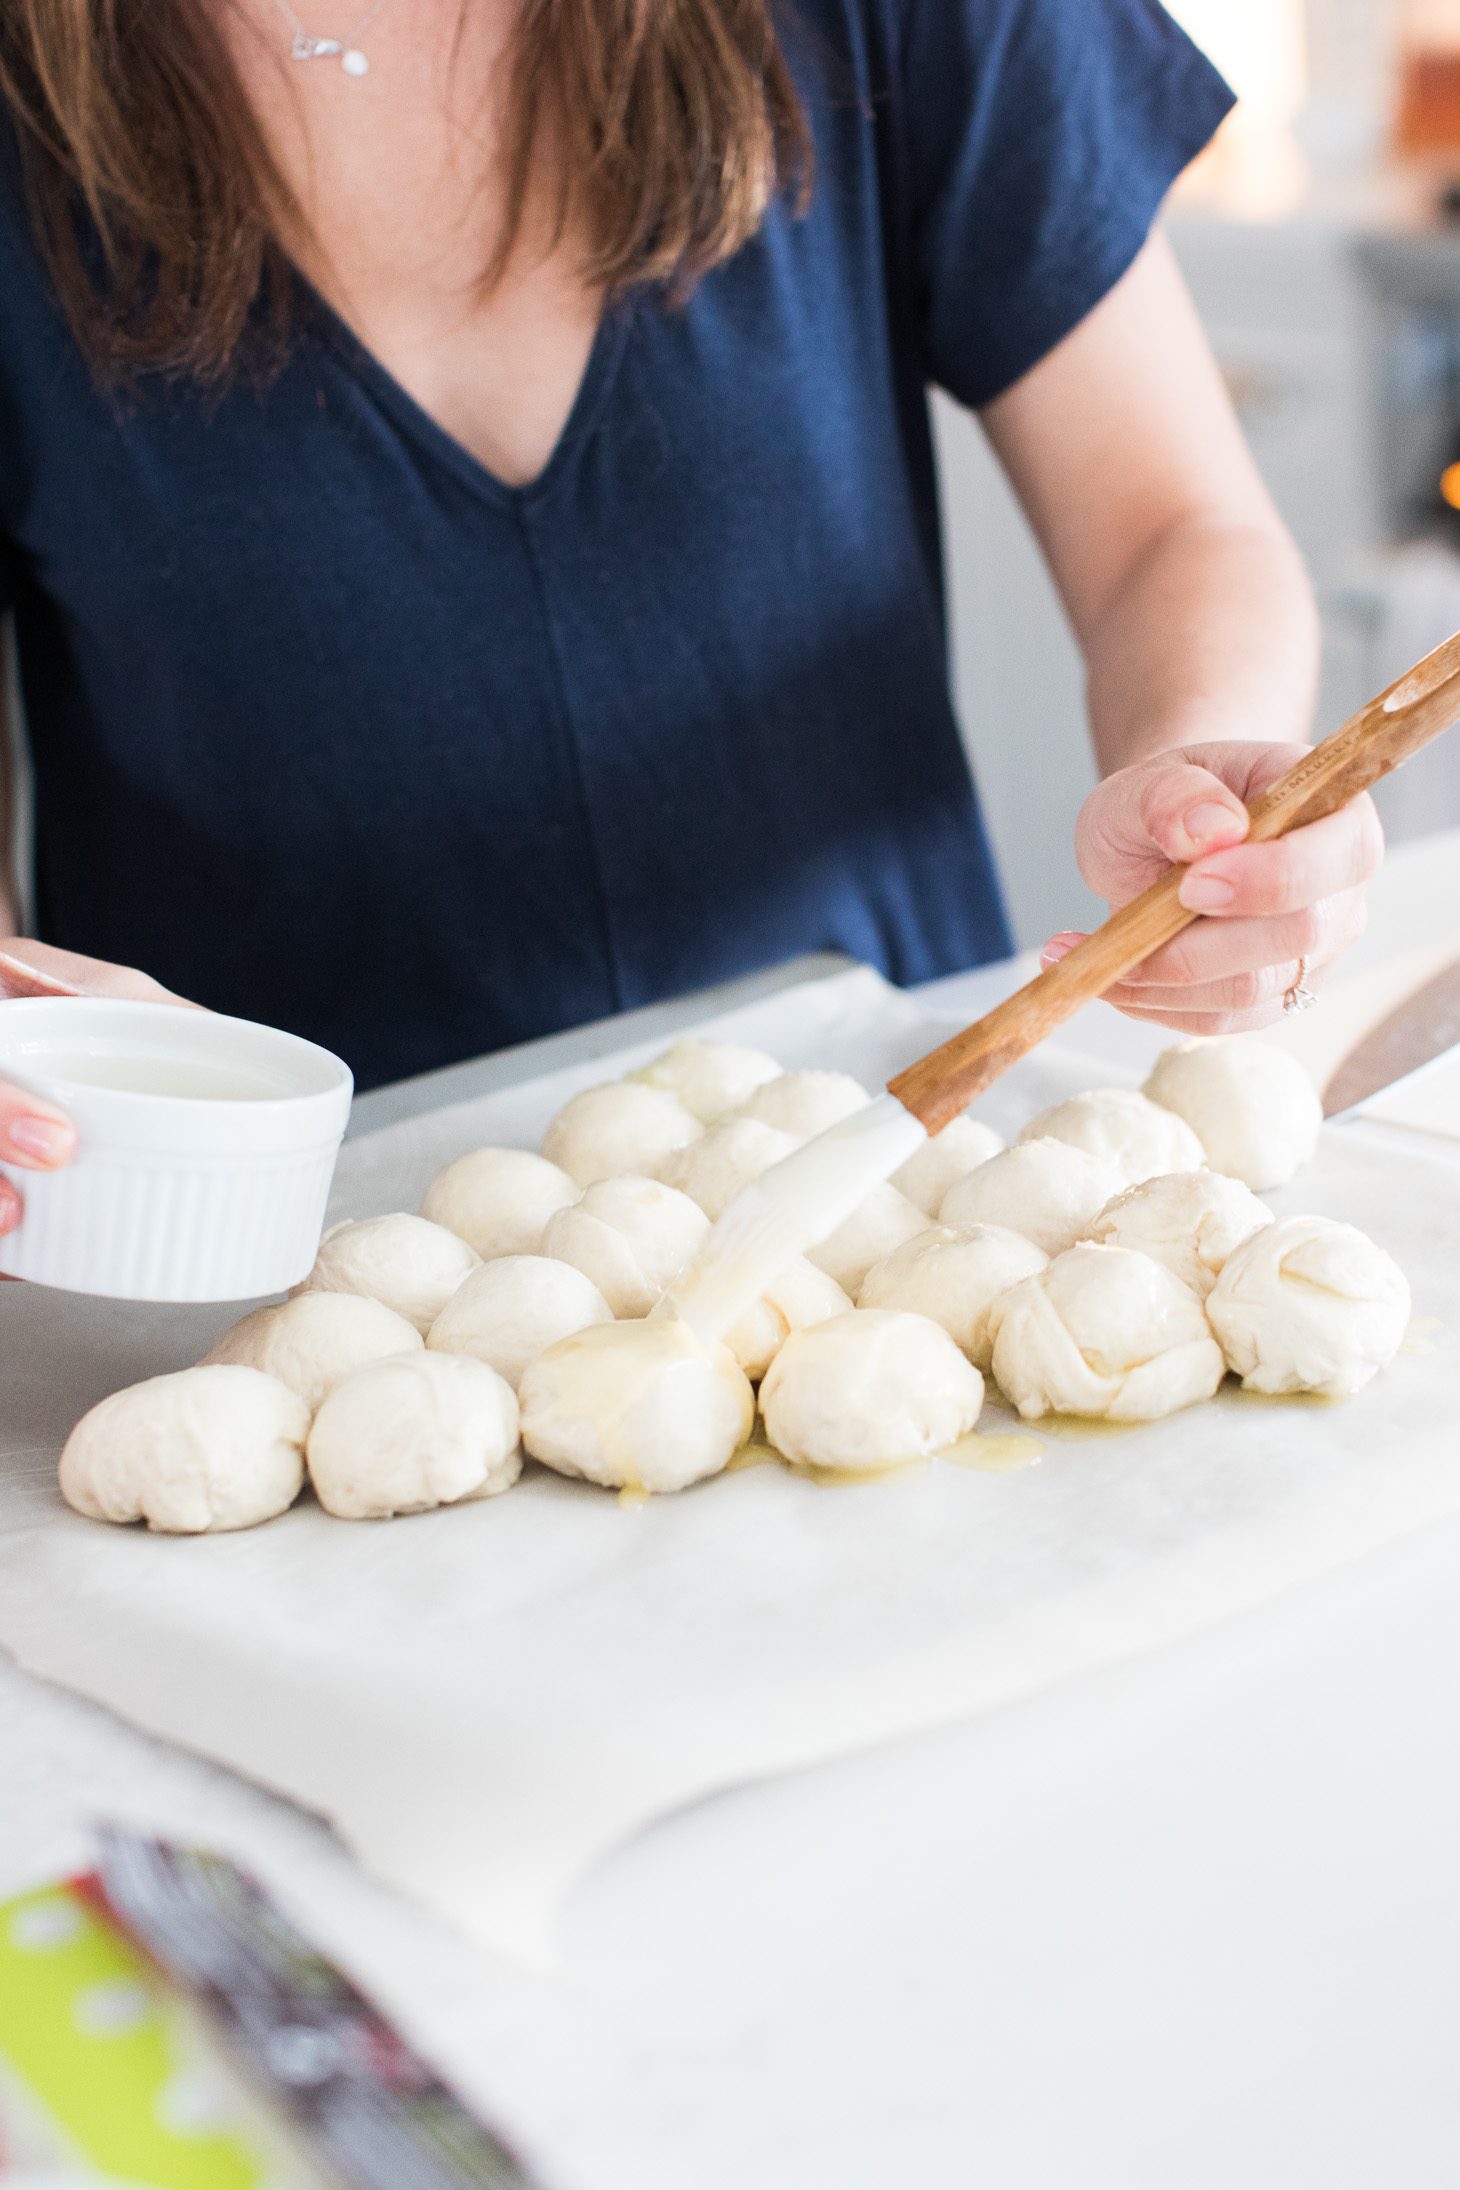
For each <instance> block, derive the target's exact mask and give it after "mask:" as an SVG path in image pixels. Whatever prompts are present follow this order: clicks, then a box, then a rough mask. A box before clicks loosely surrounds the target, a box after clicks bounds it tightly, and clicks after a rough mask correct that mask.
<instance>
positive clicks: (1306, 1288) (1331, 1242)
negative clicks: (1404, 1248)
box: [1207, 1217, 1410, 1399]
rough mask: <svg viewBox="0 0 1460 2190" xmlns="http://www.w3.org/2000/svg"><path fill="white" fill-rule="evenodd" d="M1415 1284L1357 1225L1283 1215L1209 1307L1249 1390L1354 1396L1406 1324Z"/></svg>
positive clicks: (1251, 1243)
mask: <svg viewBox="0 0 1460 2190" xmlns="http://www.w3.org/2000/svg"><path fill="white" fill-rule="evenodd" d="M1409 1311H1410V1298H1409V1283H1408V1280H1407V1279H1406V1277H1405V1275H1404V1272H1403V1271H1402V1270H1401V1269H1400V1268H1399V1265H1398V1264H1397V1263H1396V1262H1395V1261H1394V1260H1393V1259H1392V1257H1390V1256H1389V1255H1386V1254H1385V1252H1384V1250H1383V1248H1382V1247H1376V1246H1375V1245H1374V1242H1373V1241H1372V1240H1371V1239H1369V1238H1367V1237H1366V1236H1365V1234H1364V1233H1362V1232H1359V1231H1356V1230H1355V1228H1354V1227H1353V1225H1351V1224H1335V1223H1334V1222H1333V1221H1332V1219H1331V1218H1328V1217H1285V1218H1284V1219H1283V1220H1282V1222H1281V1223H1278V1224H1269V1225H1267V1226H1265V1227H1264V1229H1263V1230H1262V1231H1260V1232H1256V1233H1254V1234H1253V1236H1252V1238H1251V1239H1249V1240H1247V1241H1245V1242H1244V1244H1243V1245H1242V1246H1241V1247H1239V1248H1238V1249H1237V1250H1236V1252H1235V1253H1234V1254H1233V1255H1232V1256H1231V1258H1230V1260H1229V1261H1228V1263H1227V1267H1226V1268H1225V1269H1224V1270H1223V1272H1222V1274H1221V1276H1220V1277H1219V1278H1218V1280H1217V1282H1216V1284H1215V1286H1214V1287H1213V1288H1212V1293H1211V1298H1210V1299H1209V1300H1208V1302H1207V1313H1208V1314H1209V1315H1210V1317H1211V1319H1212V1328H1213V1330H1214V1331H1215V1332H1216V1334H1217V1337H1218V1338H1219V1339H1220V1340H1221V1343H1222V1349H1223V1351H1224V1352H1225V1354H1226V1356H1227V1363H1228V1366H1229V1367H1230V1368H1231V1369H1233V1370H1234V1371H1235V1372H1236V1374H1237V1375H1238V1376H1240V1377H1241V1379H1242V1382H1243V1383H1244V1384H1245V1385H1246V1387H1247V1389H1248V1390H1249V1391H1253V1392H1321V1393H1322V1394H1323V1395H1324V1397H1325V1398H1328V1399H1351V1398H1352V1397H1353V1395H1354V1393H1355V1392H1360V1391H1362V1390H1363V1388H1364V1386H1365V1385H1366V1384H1367V1383H1369V1382H1370V1380H1371V1379H1372V1378H1373V1377H1375V1376H1377V1375H1378V1373H1379V1371H1380V1369H1383V1368H1387V1367H1388V1365H1389V1363H1390V1362H1391V1361H1392V1360H1393V1359H1394V1356H1395V1355H1396V1354H1397V1353H1398V1351H1399V1349H1400V1347H1401V1346H1402V1345H1403V1343H1404V1334H1405V1332H1406V1331H1407V1330H1408V1328H1409Z"/></svg>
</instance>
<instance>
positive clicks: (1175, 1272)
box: [1090, 1171, 1272, 1300]
mask: <svg viewBox="0 0 1460 2190" xmlns="http://www.w3.org/2000/svg"><path fill="white" fill-rule="evenodd" d="M1271 1223H1272V1211H1271V1210H1270V1209H1269V1208H1268V1207H1267V1206H1266V1204H1265V1203H1263V1202H1260V1201H1259V1200H1258V1198H1257V1196H1256V1195H1255V1194H1254V1193H1253V1192H1252V1191H1251V1189H1250V1188H1249V1187H1246V1186H1244V1185H1243V1184H1242V1182H1241V1180H1240V1179H1229V1178H1225V1177H1224V1176H1223V1175H1222V1173H1221V1172H1220V1171H1177V1172H1175V1173H1173V1174H1172V1175H1171V1176H1169V1177H1167V1178H1164V1179H1147V1180H1146V1181H1145V1183H1144V1185H1141V1186H1132V1187H1128V1188H1127V1189H1126V1191H1125V1193H1123V1194H1117V1195H1116V1197H1115V1200H1114V1201H1113V1202H1111V1203H1110V1204H1109V1205H1108V1207H1107V1208H1105V1209H1104V1210H1102V1212H1101V1214H1100V1215H1099V1216H1098V1217H1097V1218H1096V1220H1095V1222H1094V1224H1092V1225H1091V1227H1090V1237H1091V1239H1092V1240H1096V1241H1098V1242H1099V1243H1100V1244H1101V1245H1102V1246H1105V1247H1130V1248H1133V1249H1134V1250H1135V1252H1136V1253H1137V1254H1139V1255H1149V1256H1150V1257H1151V1259H1152V1261H1153V1262H1162V1263H1164V1264H1165V1265H1166V1268H1167V1269H1168V1270H1169V1271H1170V1272H1171V1274H1172V1276H1173V1277H1179V1278H1180V1280H1181V1282H1182V1284H1183V1285H1189V1286H1190V1287H1191V1290H1192V1291H1193V1292H1194V1293H1195V1294H1196V1295H1197V1297H1198V1299H1200V1300H1205V1299H1206V1296H1207V1294H1208V1293H1209V1292H1210V1291H1211V1289H1212V1287H1213V1286H1214V1285H1215V1284H1216V1282H1217V1279H1218V1278H1219V1277H1220V1276H1221V1274H1222V1270H1223V1267H1224V1266H1225V1264H1226V1261H1227V1257H1228V1256H1229V1255H1230V1254H1231V1253H1232V1252H1233V1250H1234V1248H1238V1247H1240V1246H1241V1245H1242V1242H1243V1241H1244V1240H1245V1239H1251V1237H1252V1235H1253V1233H1254V1232H1258V1231H1261V1229H1262V1227H1263V1225H1265V1224H1271Z"/></svg>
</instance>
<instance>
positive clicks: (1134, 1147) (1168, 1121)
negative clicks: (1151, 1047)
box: [1019, 1087, 1206, 1186]
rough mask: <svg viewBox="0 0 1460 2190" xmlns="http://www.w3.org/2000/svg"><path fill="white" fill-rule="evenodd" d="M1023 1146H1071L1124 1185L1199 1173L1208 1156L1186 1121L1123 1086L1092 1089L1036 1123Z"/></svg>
mask: <svg viewBox="0 0 1460 2190" xmlns="http://www.w3.org/2000/svg"><path fill="white" fill-rule="evenodd" d="M1019 1138H1020V1140H1021V1141H1067V1142H1068V1143H1069V1145H1070V1147H1071V1148H1083V1149H1084V1150H1085V1152H1086V1154H1087V1155H1090V1156H1098V1157H1100V1158H1101V1160H1102V1161H1103V1162H1105V1163H1109V1164H1113V1165H1114V1167H1115V1169H1116V1171H1117V1172H1118V1173H1119V1175H1120V1182H1121V1185H1122V1186H1139V1185H1140V1183H1141V1181H1142V1180H1143V1179H1154V1178H1161V1177H1164V1176H1165V1175H1166V1174H1167V1173H1168V1172H1172V1171H1197V1170H1199V1169H1200V1168H1201V1166H1202V1165H1203V1164H1204V1163H1205V1162H1206V1151H1205V1149H1204V1148H1203V1147H1202V1144H1201V1142H1200V1141H1199V1140H1198V1139H1197V1137H1196V1135H1195V1133H1193V1132H1192V1130H1191V1127H1190V1126H1189V1125H1188V1124H1187V1123H1186V1121H1185V1119H1183V1118H1178V1117H1177V1116H1176V1114H1175V1112H1174V1111H1171V1110H1163V1109H1162V1107H1161V1105H1160V1104H1159V1103H1153V1102H1151V1101H1150V1099H1149V1098H1148V1097H1147V1096H1145V1095H1137V1094H1136V1093H1135V1092H1134V1090H1133V1089H1130V1088H1123V1087H1097V1088H1092V1089H1091V1090H1090V1092H1089V1093H1088V1094H1085V1095H1072V1096H1071V1097H1070V1098H1069V1100H1068V1101H1067V1102H1063V1103H1056V1104H1055V1106H1054V1108H1053V1109H1052V1110H1045V1111H1042V1112H1041V1113H1040V1115H1039V1116H1038V1117H1037V1118H1032V1119H1031V1120H1030V1122H1029V1124H1028V1125H1027V1126H1026V1127H1025V1128H1024V1131H1023V1132H1022V1133H1021V1134H1020V1136H1019Z"/></svg>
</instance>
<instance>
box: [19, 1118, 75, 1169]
mask: <svg viewBox="0 0 1460 2190" xmlns="http://www.w3.org/2000/svg"><path fill="white" fill-rule="evenodd" d="M6 1137H7V1139H8V1140H9V1142H10V1145H11V1147H12V1148H13V1149H14V1150H15V1151H16V1153H17V1155H20V1156H24V1157H26V1158H27V1159H28V1160H29V1161H31V1162H33V1163H39V1164H45V1165H51V1164H61V1163H64V1162H65V1161H66V1158H67V1157H68V1156H69V1155H70V1154H71V1152H72V1150H73V1149H74V1148H75V1146H76V1133H75V1129H74V1128H73V1127H72V1126H69V1125H66V1124H65V1123H64V1122H63V1121H62V1120H61V1119H60V1118H12V1120H11V1122H10V1130H9V1133H8V1134H7V1136H6Z"/></svg>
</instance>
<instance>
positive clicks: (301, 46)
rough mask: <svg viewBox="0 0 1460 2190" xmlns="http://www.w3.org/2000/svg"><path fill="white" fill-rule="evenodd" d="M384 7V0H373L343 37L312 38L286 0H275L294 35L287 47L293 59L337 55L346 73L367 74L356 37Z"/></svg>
mask: <svg viewBox="0 0 1460 2190" xmlns="http://www.w3.org/2000/svg"><path fill="white" fill-rule="evenodd" d="M384 6H385V0H374V5H373V6H372V7H370V8H368V9H367V10H366V12H365V13H364V14H363V15H362V16H361V18H360V20H359V22H358V23H356V24H355V26H354V28H353V29H352V30H348V31H346V33H345V35H344V36H343V38H316V37H315V36H314V35H313V33H312V32H310V31H307V30H306V29H305V27H304V25H303V24H302V23H301V22H300V20H299V18H298V16H297V15H296V14H295V13H294V10H293V8H292V7H290V5H289V0H279V13H280V14H281V15H282V16H283V18H284V20H285V22H286V23H287V24H288V25H289V28H290V30H291V31H292V32H293V34H294V44H293V47H292V49H291V50H292V53H293V57H294V59H295V60H296V61H333V60H335V59H336V58H338V60H339V64H340V67H341V68H342V69H343V70H344V72H345V74H346V75H347V76H368V75H369V73H370V62H369V59H368V57H367V56H366V54H365V53H363V52H362V51H361V47H360V40H361V39H362V38H363V37H364V35H365V33H366V31H367V30H369V28H370V26H371V24H372V23H373V22H374V21H375V20H376V18H377V16H378V15H379V14H380V12H381V10H382V8H383V7H384Z"/></svg>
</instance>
